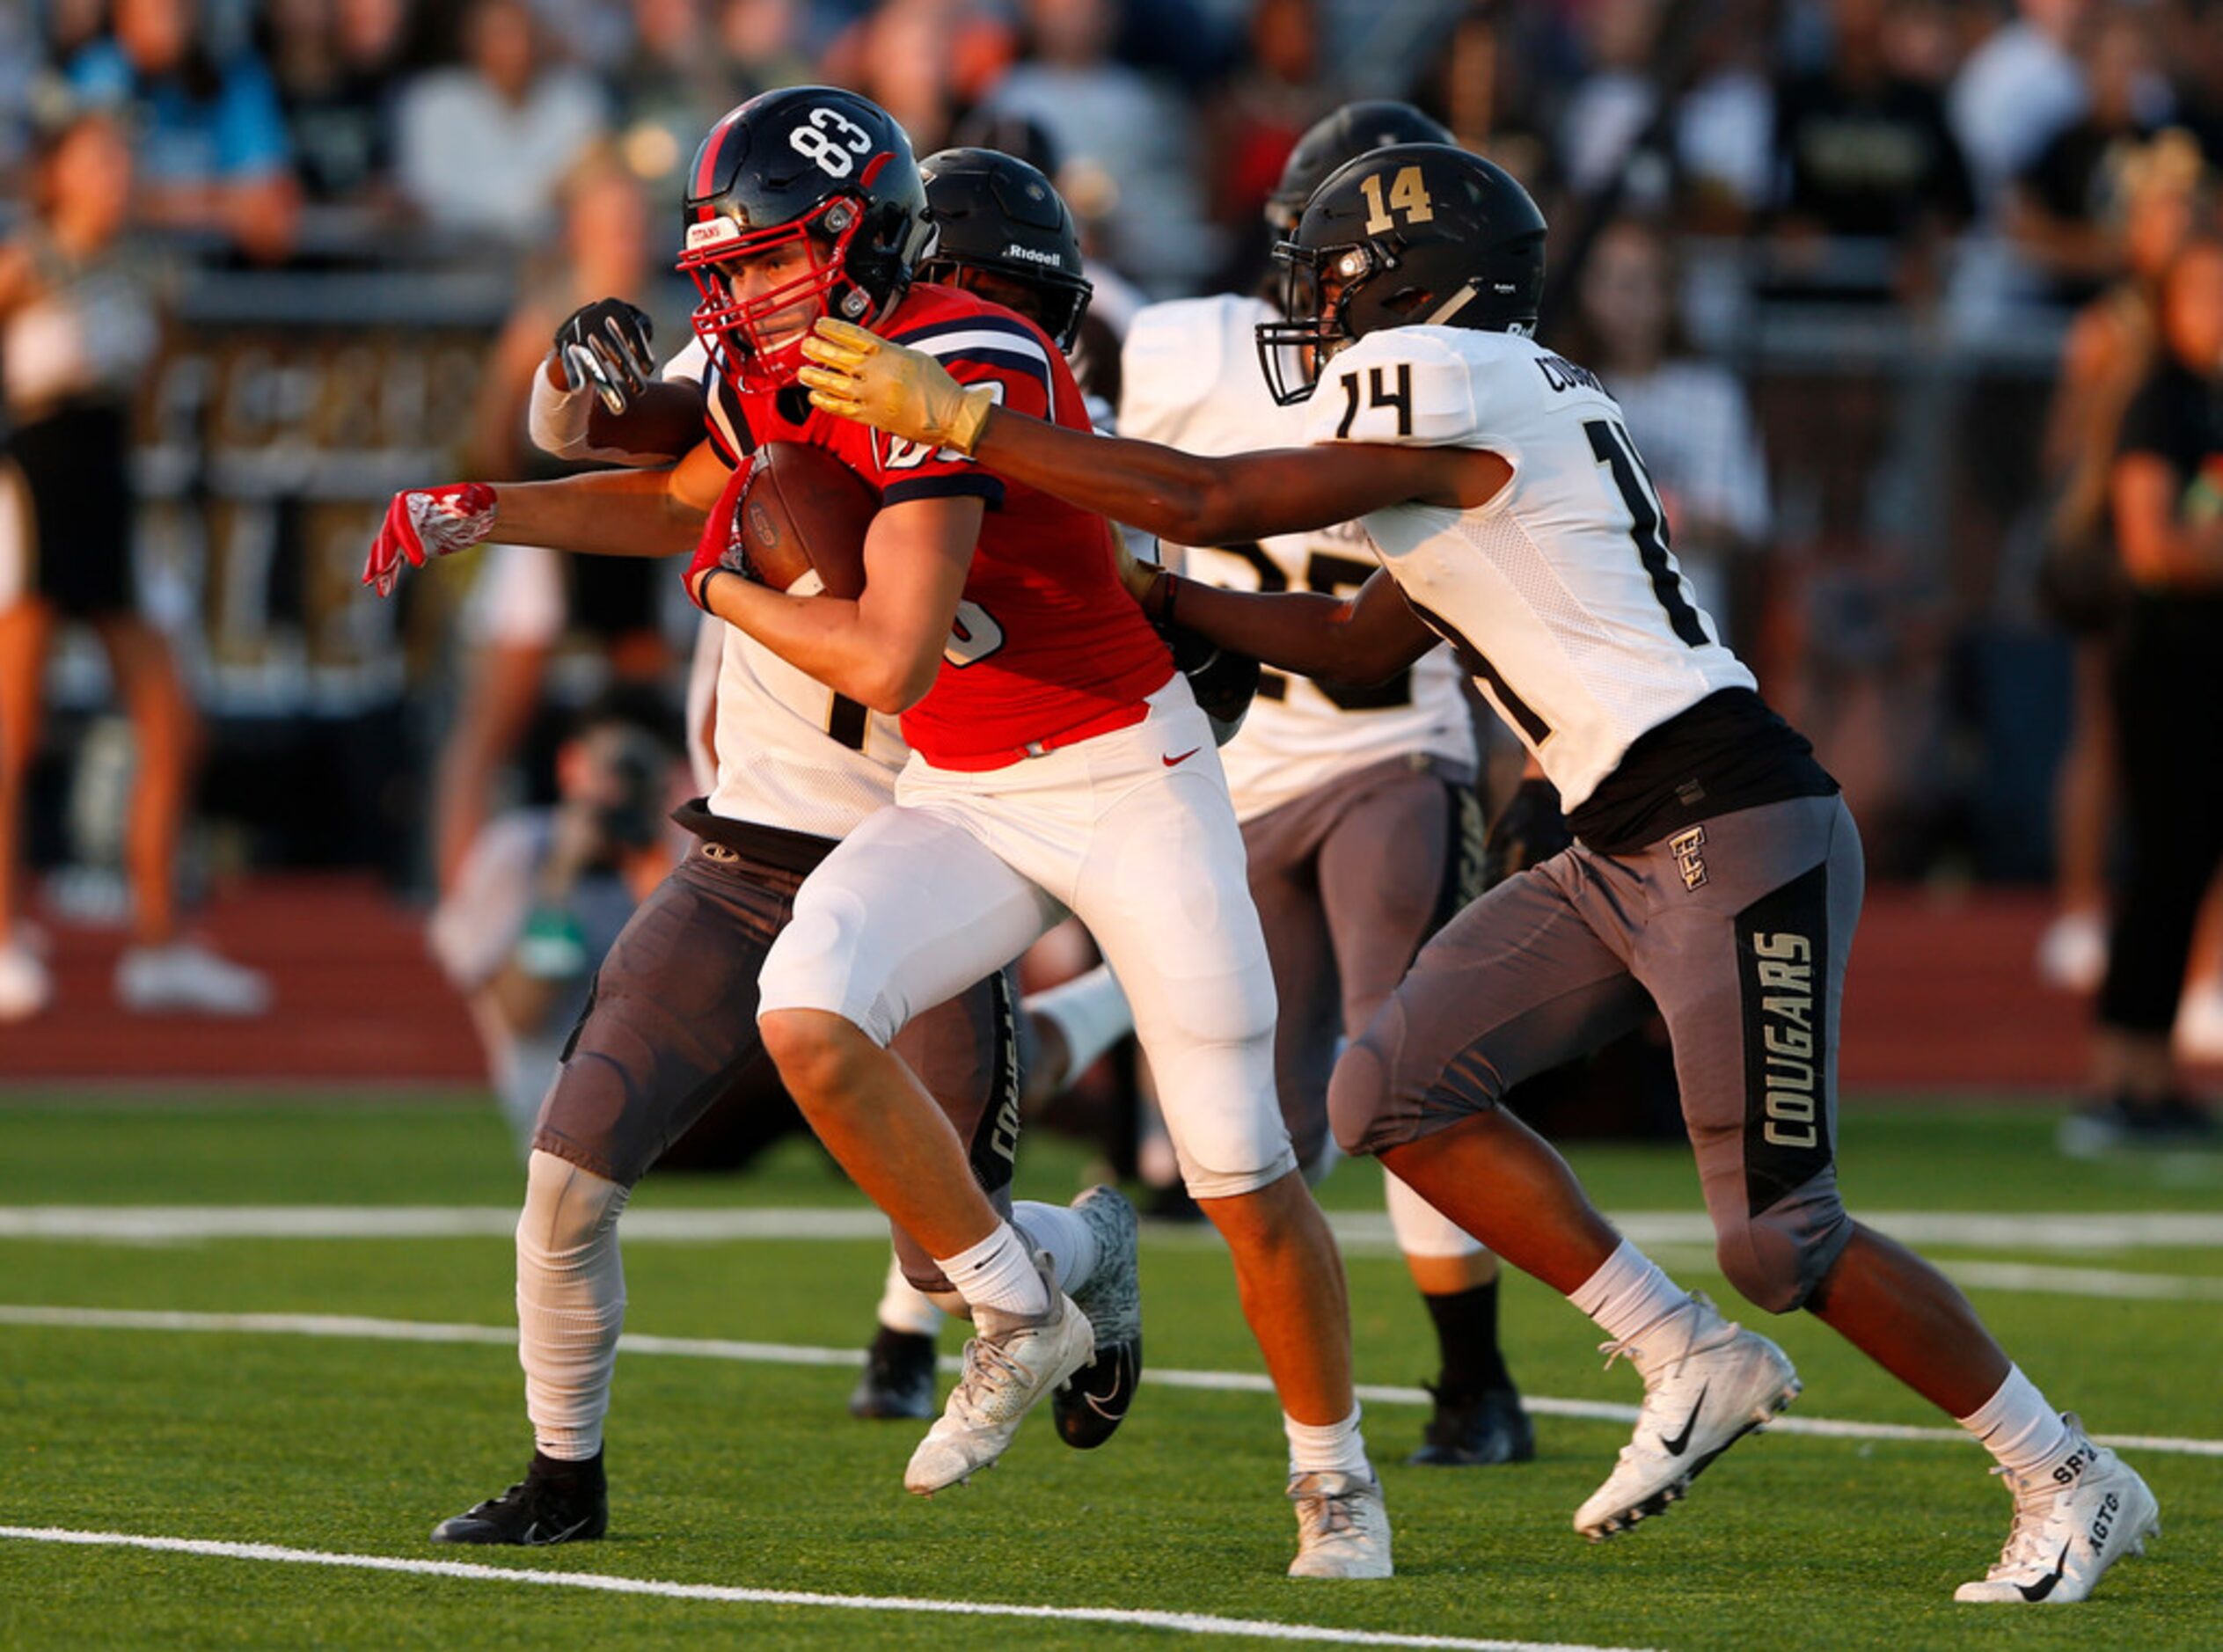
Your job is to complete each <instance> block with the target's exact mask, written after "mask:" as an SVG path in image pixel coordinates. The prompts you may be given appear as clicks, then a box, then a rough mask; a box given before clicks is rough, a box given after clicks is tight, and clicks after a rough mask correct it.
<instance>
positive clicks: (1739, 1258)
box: [1714, 1205, 1852, 1313]
mask: <svg viewBox="0 0 2223 1652" xmlns="http://www.w3.org/2000/svg"><path fill="white" fill-rule="evenodd" d="M1816 1214H1817V1213H1816V1212H1814V1211H1811V1210H1804V1211H1802V1212H1800V1217H1801V1219H1800V1220H1799V1221H1798V1222H1797V1223H1795V1224H1794V1223H1792V1222H1788V1221H1771V1220H1770V1219H1769V1217H1768V1215H1767V1214H1762V1215H1760V1216H1758V1217H1749V1218H1745V1219H1743V1220H1739V1221H1736V1222H1734V1223H1732V1224H1729V1225H1727V1226H1721V1225H1717V1226H1716V1228H1715V1244H1714V1254H1715V1259H1716V1260H1717V1261H1719V1262H1720V1264H1721V1269H1722V1276H1723V1277H1725V1278H1726V1279H1728V1281H1729V1283H1730V1284H1732V1285H1734V1286H1735V1287H1736V1288H1737V1294H1738V1295H1739V1296H1741V1297H1744V1299H1745V1300H1746V1301H1747V1302H1750V1303H1751V1305H1753V1306H1754V1307H1756V1308H1763V1309H1765V1310H1766V1311H1767V1312H1770V1313H1791V1312H1795V1311H1796V1310H1798V1309H1800V1308H1803V1307H1804V1306H1805V1305H1806V1304H1807V1299H1808V1298H1809V1297H1811V1296H1812V1295H1813V1294H1814V1290H1815V1287H1816V1286H1817V1285H1819V1284H1820V1283H1822V1276H1824V1275H1825V1274H1826V1273H1828V1272H1829V1270H1830V1268H1831V1266H1832V1264H1833V1263H1835V1261H1837V1255H1838V1253H1839V1251H1841V1250H1843V1249H1844V1248H1845V1240H1846V1238H1847V1237H1849V1236H1850V1234H1851V1232H1852V1218H1851V1217H1848V1216H1846V1214H1845V1210H1844V1207H1843V1206H1842V1205H1838V1206H1836V1208H1835V1215H1834V1218H1833V1219H1832V1218H1831V1217H1828V1216H1827V1215H1826V1214H1825V1213H1824V1215H1823V1217H1822V1219H1820V1220H1818V1221H1817V1220H1815V1219H1813V1218H1814V1217H1815V1216H1816Z"/></svg>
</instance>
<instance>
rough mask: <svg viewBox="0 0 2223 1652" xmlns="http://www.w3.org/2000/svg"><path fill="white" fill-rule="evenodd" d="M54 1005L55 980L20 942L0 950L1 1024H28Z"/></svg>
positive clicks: (37, 956) (31, 951)
mask: <svg viewBox="0 0 2223 1652" xmlns="http://www.w3.org/2000/svg"><path fill="white" fill-rule="evenodd" d="M53 1002H54V976H52V975H50V974H48V970H47V966H46V965H45V964H44V963H42V962H41V961H40V959H39V955H38V954H36V953H35V952H33V950H32V949H31V948H30V947H26V946H24V945H22V944H21V943H20V942H18V943H14V944H11V945H9V946H4V947H0V1021H27V1020H30V1019H31V1018H32V1017H33V1016H34V1015H36V1014H38V1013H39V1012H40V1011H41V1010H43V1009H45V1008H46V1007H47V1005H49V1004H51V1003H53Z"/></svg>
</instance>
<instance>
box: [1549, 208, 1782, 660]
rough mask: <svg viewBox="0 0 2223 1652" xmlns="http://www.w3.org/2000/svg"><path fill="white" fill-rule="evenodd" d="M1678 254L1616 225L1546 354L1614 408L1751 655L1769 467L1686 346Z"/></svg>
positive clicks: (1680, 558) (1679, 552)
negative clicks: (1571, 365) (1584, 371)
mask: <svg viewBox="0 0 2223 1652" xmlns="http://www.w3.org/2000/svg"><path fill="white" fill-rule="evenodd" d="M1679 298H1680V285H1679V282H1678V279H1677V274H1676V265H1675V259H1674V252H1673V249H1672V245H1671V243H1670V242H1669V240H1668V238H1666V236H1665V235H1664V233H1663V232H1662V231H1661V230H1660V229H1659V228H1658V227H1657V226H1656V224H1654V223H1649V222H1644V221H1640V220H1637V219H1634V218H1622V219H1619V220H1616V221H1615V222H1613V223H1609V224H1607V225H1606V226H1605V228H1604V229H1603V230H1600V231H1599V232H1598V238H1597V239H1596V240H1595V241H1593V242H1592V243H1591V244H1590V259H1589V262H1588V263H1587V264H1586V265H1585V266H1584V267H1583V273H1582V283H1581V287H1580V289H1579V291H1578V303H1577V311H1576V324H1575V325H1574V326H1573V327H1572V328H1571V329H1569V330H1568V332H1567V333H1565V334H1563V335H1561V336H1558V337H1555V338H1554V340H1552V342H1553V344H1554V347H1561V348H1564V350H1565V351H1566V353H1567V354H1568V355H1570V356H1572V357H1573V358H1574V359H1575V360H1576V361H1577V362H1581V363H1582V364H1583V366H1584V367H1587V368H1589V369H1591V370H1592V371H1594V372H1596V373H1597V374H1598V376H1600V377H1602V378H1603V379H1604V380H1605V387H1606V389H1607V390H1609V391H1612V396H1613V399H1614V400H1616V401H1618V402H1619V403H1620V405H1621V411H1622V413H1624V414H1625V415H1627V420H1628V433H1629V435H1631V436H1633V437H1634V438H1635V441H1636V447H1637V450H1638V451H1639V452H1640V453H1642V455H1643V456H1644V466H1645V469H1646V470H1648V471H1649V472H1650V473H1651V478H1652V481H1653V483H1654V485H1655V486H1656V487H1657V488H1658V490H1659V495H1660V502H1661V504H1662V505H1663V506H1664V508H1665V510H1666V514H1667V522H1668V528H1669V531H1670V535H1671V540H1672V543H1673V546H1674V551H1675V560H1676V562H1677V563H1678V565H1679V566H1680V567H1681V568H1682V570H1683V574H1684V576H1685V577H1686V579H1688V580H1689V581H1690V582H1691V584H1692V585H1693V588H1695V589H1696V590H1697V592H1698V598H1699V606H1700V608H1702V609H1704V610H1706V611H1707V613H1709V614H1711V615H1712V616H1713V617H1714V619H1715V623H1716V624H1717V625H1721V626H1722V629H1723V632H1724V638H1723V640H1725V641H1727V642H1729V644H1730V645H1731V646H1732V647H1736V648H1737V650H1738V652H1739V653H1744V652H1746V651H1747V650H1748V648H1749V646H1750V643H1751V633H1752V630H1753V624H1752V622H1753V619H1754V618H1755V617H1756V611H1757V599H1758V596H1759V576H1760V574H1761V571H1762V570H1761V568H1760V567H1759V562H1758V558H1757V556H1756V554H1755V553H1757V552H1759V551H1761V550H1762V549H1764V548H1765V543H1766V538H1767V535H1768V520H1769V519H1768V501H1767V466H1766V460H1765V458H1764V457H1762V455H1761V451H1760V442H1759V432H1758V430H1756V429H1755V428H1754V427H1753V423H1752V415H1751V408H1750V407H1749V406H1747V405H1746V402H1745V399H1744V386H1743V385H1742V384H1739V383H1738V382H1737V377H1736V376H1735V375H1734V374H1732V373H1730V372H1729V370H1728V369H1726V368H1723V367H1721V366H1719V365H1717V364H1716V363H1715V362H1707V361H1703V360H1700V358H1699V356H1698V355H1697V354H1696V353H1695V352H1694V351H1693V350H1692V348H1691V347H1690V343H1689V340H1687V339H1686V338H1685V337H1684V334H1683V329H1682V325H1681V318H1680V314H1679V310H1678V304H1679Z"/></svg>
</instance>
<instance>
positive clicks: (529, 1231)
mask: <svg viewBox="0 0 2223 1652" xmlns="http://www.w3.org/2000/svg"><path fill="white" fill-rule="evenodd" d="M628 1196H629V1193H628V1190H627V1189H626V1188H621V1187H619V1186H618V1184H617V1183H616V1182H614V1181H604V1180H603V1178H602V1177H600V1176H596V1175H591V1174H589V1173H588V1172H586V1171H583V1170H581V1169H580V1168H579V1167H578V1166H576V1165H573V1164H569V1163H567V1162H566V1161H565V1160H563V1159H558V1158H557V1157H556V1156H555V1155H554V1154H552V1153H542V1152H536V1153H534V1154H533V1155H532V1156H531V1158H530V1159H528V1160H527V1161H526V1167H525V1209H524V1213H523V1215H522V1216H520V1217H518V1218H517V1363H519V1364H521V1365H523V1367H524V1369H525V1413H526V1414H527V1415H528V1416H530V1418H531V1419H532V1435H533V1444H535V1445H537V1446H538V1447H539V1449H540V1451H541V1454H542V1455H543V1456H545V1457H552V1458H558V1459H559V1460H562V1461H565V1462H580V1461H583V1460H584V1459H586V1458H590V1457H592V1456H594V1455H595V1454H596V1452H597V1451H601V1450H602V1420H603V1415H604V1414H605V1413H607V1412H608V1411H609V1409H610V1375H611V1367H613V1366H614V1365H615V1364H616V1363H617V1361H618V1331H619V1329H620V1328H621V1327H623V1326H624V1324H625V1267H624V1264H623V1263H622V1262H621V1261H620V1260H619V1258H618V1215H619V1213H620V1212H621V1211H623V1210H625V1200H626V1198H627V1197H628Z"/></svg>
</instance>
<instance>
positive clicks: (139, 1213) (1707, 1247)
mask: <svg viewBox="0 0 2223 1652" xmlns="http://www.w3.org/2000/svg"><path fill="white" fill-rule="evenodd" d="M1333 1221H1334V1225H1335V1230H1336V1237H1337V1239H1338V1240H1339V1241H1340V1243H1341V1244H1342V1248H1343V1250H1344V1252H1345V1253H1346V1254H1349V1255H1390V1254H1395V1252H1396V1242H1395V1239H1394V1238H1393V1235H1392V1234H1391V1232H1390V1231H1389V1224H1388V1221H1387V1219H1386V1217H1380V1216H1377V1215H1373V1214H1371V1213H1366V1212H1352V1211H1344V1212H1342V1213H1340V1214H1338V1215H1337V1216H1335V1217H1334V1218H1333ZM516 1224H517V1217H516V1212H515V1211H513V1210H507V1209H504V1208H501V1207H497V1206H493V1205H455V1206H442V1205H415V1206H412V1205H399V1206H379V1205H355V1206H347V1205H260V1206H258V1205H242V1206H233V1207H230V1208H224V1207H213V1206H200V1205H119V1206H113V1207H110V1206H101V1205H17V1206H11V1207H10V1206H0V1239H38V1240H55V1241H63V1242H69V1241H77V1242H89V1243H96V1244H126V1245H169V1244H180V1243H194V1242H201V1241H207V1240H211V1239H497V1238H499V1239H507V1238H508V1237H509V1236H510V1234H511V1233H512V1232H514V1231H515V1230H516ZM1620 1224H1621V1226H1622V1228H1623V1230H1624V1231H1625V1232H1628V1233H1630V1234H1631V1235H1632V1236H1634V1237H1635V1238H1636V1239H1638V1240H1639V1241H1640V1242H1641V1243H1642V1244H1643V1245H1645V1246H1647V1247H1648V1248H1649V1250H1650V1251H1651V1252H1652V1253H1653V1254H1654V1255H1655V1256H1656V1258H1657V1259H1658V1260H1660V1261H1663V1262H1667V1263H1670V1264H1671V1265H1673V1266H1678V1267H1684V1266H1697V1267H1710V1266H1711V1256H1712V1234H1711V1230H1710V1229H1708V1228H1707V1225H1706V1221H1705V1218H1704V1217H1703V1216H1702V1215H1697V1214H1695V1213H1693V1214H1690V1215H1684V1214H1679V1213H1670V1212H1663V1211H1649V1212H1645V1211H1639V1212H1637V1213H1636V1214H1634V1216H1627V1217H1622V1218H1621V1219H1620ZM1876 1225H1877V1226H1879V1227H1881V1228H1883V1229H1884V1230H1885V1231H1886V1232H1894V1233H1896V1234H1898V1235H1900V1236H1903V1237H1905V1238H1907V1239H1912V1240H1914V1241H1915V1242H1918V1243H1923V1244H1928V1245H1978V1244H1983V1245H1997V1246H2002V1247H2013V1246H2022V1247H2023V1248H2028V1249H2041V1250H2069V1251H2074V1250H2085V1249H2090V1250H2116V1249H2124V1248H2134V1247H2137V1246H2163V1247H2167V1248H2188V1249H2197V1248H2202V1247H2205V1246H2207V1245H2209V1244H2210V1243H2211V1242H2212V1241H2213V1242H2217V1243H2223V1217H2209V1216H2205V1215H2202V1214H2199V1213H2196V1212H2183V1213H2168V1212H2162V1213H2153V1214H2147V1215H2139V1214H2137V1213H2118V1214H2112V1215H2093V1214H2090V1213H2086V1214H2083V1215H2075V1216H2072V1215H2058V1216H2007V1217H2002V1216H1968V1215H1957V1216H1940V1215H1937V1214H1934V1213H1933V1214H1930V1215H1928V1216H1920V1215H1913V1214H1909V1213H1906V1212H1897V1213H1893V1212H1884V1213H1883V1214H1882V1215H1881V1216H1879V1217H1877V1218H1876ZM886 1232H887V1225H886V1224H885V1223H884V1222H883V1221H882V1220H881V1217H879V1216H878V1215H877V1214H875V1213H874V1212H873V1211H871V1210H857V1209H801V1210H796V1209H764V1210H635V1211H630V1212H628V1213H627V1215H626V1217H625V1239H626V1240H627V1242H628V1243H632V1244H656V1243H659V1242H662V1243H675V1244H712V1243H728V1242H739V1241H749V1240H762V1239H778V1240H793V1239H801V1240H810V1241H819V1242H824V1241H830V1240H859V1239H862V1240H874V1239H881V1238H882V1237H884V1236H885V1234H886ZM2211 1234H2212V1241H2211ZM1150 1243H1151V1245H1152V1247H1153V1248H1157V1247H1169V1248H1171V1247H1180V1246H1190V1245H1194V1246H1202V1247H1206V1248H1210V1247H1213V1246H1217V1245H1218V1243H1219V1240H1218V1235H1216V1234H1214V1233H1211V1232H1209V1231H1208V1230H1199V1229H1194V1228H1188V1227H1174V1226H1162V1225H1153V1226H1152V1228H1151V1230H1150ZM1942 1266H1943V1267H1944V1268H1945V1270H1946V1271H1947V1272H1948V1273H1949V1274H1950V1275H1952V1276H1953V1277H1954V1278H1956V1279H1957V1280H1958V1281H1959V1282H1960V1283H1962V1284H1963V1285H1968V1286H1973V1287H1975V1288H1977V1289H1979V1290H2011V1291H2023V1292H2034V1293H2038V1294H2043V1295H2050V1296H2071V1297H2111V1298H2118V1299H2119V1298H2135V1299H2138V1300H2140V1301H2146V1302H2223V1279H2219V1278H2214V1277H2210V1276H2200V1275H2189V1274H2156V1273H2131V1272H2126V1271H2123V1270H2119V1269H2113V1268H2058V1267H2051V1266H2047V1265H2043V1264H2037V1263H2030V1262H2020V1261H1991V1260H1987V1259H1981V1258H1959V1257H1954V1258H1948V1259H1946V1260H1945V1261H1944V1262H1943V1263H1942Z"/></svg>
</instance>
